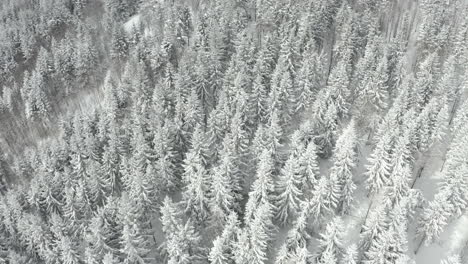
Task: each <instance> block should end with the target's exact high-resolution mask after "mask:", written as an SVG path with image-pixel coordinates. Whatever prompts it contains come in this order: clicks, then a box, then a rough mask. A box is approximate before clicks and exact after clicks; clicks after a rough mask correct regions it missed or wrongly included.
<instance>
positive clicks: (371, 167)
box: [365, 131, 393, 194]
mask: <svg viewBox="0 0 468 264" xmlns="http://www.w3.org/2000/svg"><path fill="white" fill-rule="evenodd" d="M392 137H393V135H392V132H391V131H389V132H387V133H385V134H383V135H382V137H381V138H380V139H379V141H378V142H377V145H376V147H375V149H374V151H373V152H372V154H371V155H370V157H369V164H368V165H366V169H367V171H366V173H365V175H366V176H367V180H366V182H367V189H368V190H369V193H371V194H375V193H378V192H379V191H380V190H381V189H382V187H384V186H386V185H387V184H388V177H389V176H390V172H391V171H390V170H391V164H390V158H391V152H390V151H391V149H392V145H393V138H392Z"/></svg>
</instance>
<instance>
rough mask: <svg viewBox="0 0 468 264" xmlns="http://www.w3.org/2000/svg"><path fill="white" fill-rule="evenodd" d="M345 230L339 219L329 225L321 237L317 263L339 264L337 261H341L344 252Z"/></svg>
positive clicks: (316, 256) (336, 218) (316, 257)
mask: <svg viewBox="0 0 468 264" xmlns="http://www.w3.org/2000/svg"><path fill="white" fill-rule="evenodd" d="M343 228H344V223H343V220H341V218H339V217H335V218H334V219H333V220H332V221H331V222H330V223H328V224H327V226H326V228H325V232H323V233H322V234H321V235H320V239H319V245H318V249H317V253H316V255H315V259H316V262H317V263H321V264H331V263H337V261H338V260H339V259H341V256H342V255H343V251H344V248H343V232H344V231H343ZM332 260H334V261H335V262H333V261H332Z"/></svg>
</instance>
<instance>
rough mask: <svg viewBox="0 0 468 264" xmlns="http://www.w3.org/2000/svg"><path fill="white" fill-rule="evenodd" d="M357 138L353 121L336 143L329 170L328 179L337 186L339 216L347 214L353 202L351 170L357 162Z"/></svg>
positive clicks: (354, 187)
mask: <svg viewBox="0 0 468 264" xmlns="http://www.w3.org/2000/svg"><path fill="white" fill-rule="evenodd" d="M356 151H357V138H356V131H355V127H354V121H353V120H351V122H350V123H349V124H348V126H347V128H346V129H345V130H344V131H343V133H342V134H341V135H340V137H339V138H338V140H337V141H336V147H335V150H334V156H333V166H332V168H331V169H330V178H331V179H336V181H337V183H338V185H339V189H340V191H339V194H340V195H339V201H338V206H337V209H338V211H339V212H340V213H341V214H346V213H349V211H350V208H351V203H352V201H353V192H354V190H355V189H356V185H355V183H354V181H353V169H354V168H355V167H356V162H357V153H356Z"/></svg>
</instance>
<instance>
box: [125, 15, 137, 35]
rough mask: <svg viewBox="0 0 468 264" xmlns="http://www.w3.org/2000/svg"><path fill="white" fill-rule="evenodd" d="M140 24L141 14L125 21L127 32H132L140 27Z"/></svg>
mask: <svg viewBox="0 0 468 264" xmlns="http://www.w3.org/2000/svg"><path fill="white" fill-rule="evenodd" d="M140 24H141V15H140V14H136V15H134V16H132V17H131V18H130V19H129V20H128V21H127V22H125V24H124V25H123V27H124V29H125V31H126V32H127V33H130V32H132V30H133V29H134V28H138V27H139V26H140Z"/></svg>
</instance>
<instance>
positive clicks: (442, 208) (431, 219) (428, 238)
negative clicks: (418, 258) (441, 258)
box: [416, 192, 453, 250]
mask: <svg viewBox="0 0 468 264" xmlns="http://www.w3.org/2000/svg"><path fill="white" fill-rule="evenodd" d="M447 196H448V194H447V193H445V192H439V193H437V194H436V195H435V196H434V200H432V201H430V202H429V203H428V205H427V207H426V208H424V211H423V213H422V215H421V218H420V221H419V225H418V233H419V234H420V236H421V237H422V238H421V243H420V245H419V247H420V246H421V244H422V243H423V242H424V244H426V245H429V244H431V243H433V242H434V241H435V240H436V239H438V238H439V236H440V234H441V233H442V231H443V229H444V227H445V226H446V225H447V224H448V221H449V219H450V216H451V211H452V210H453V207H452V206H451V204H450V203H448V202H447ZM419 247H418V248H417V249H416V250H418V249H419Z"/></svg>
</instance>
